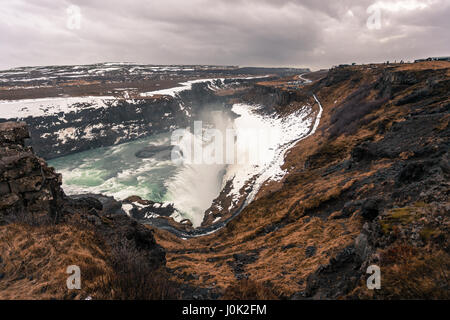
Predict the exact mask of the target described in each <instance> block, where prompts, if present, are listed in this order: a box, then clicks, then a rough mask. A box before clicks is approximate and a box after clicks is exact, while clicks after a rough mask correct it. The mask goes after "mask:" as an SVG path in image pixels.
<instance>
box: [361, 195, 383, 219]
mask: <svg viewBox="0 0 450 320" xmlns="http://www.w3.org/2000/svg"><path fill="white" fill-rule="evenodd" d="M381 203H382V200H381V199H379V198H370V199H366V200H365V201H364V203H363V204H362V207H361V215H362V216H363V218H365V219H367V220H373V219H375V218H376V217H377V216H378V215H379V214H380V211H381V209H380V206H381Z"/></svg>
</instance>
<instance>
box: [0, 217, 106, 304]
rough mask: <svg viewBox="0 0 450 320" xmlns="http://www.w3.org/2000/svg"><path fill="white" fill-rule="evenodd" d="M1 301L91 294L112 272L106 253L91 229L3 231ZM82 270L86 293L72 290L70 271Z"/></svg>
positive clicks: (10, 228)
mask: <svg viewBox="0 0 450 320" xmlns="http://www.w3.org/2000/svg"><path fill="white" fill-rule="evenodd" d="M0 256H1V257H2V260H3V261H2V264H1V265H2V268H1V269H2V272H3V273H4V278H3V279H2V280H0V299H50V298H56V299H73V298H82V297H86V296H87V295H89V294H91V293H92V291H93V290H94V288H96V286H98V284H99V283H100V281H101V276H102V275H103V274H104V273H105V272H108V270H110V267H109V266H108V265H107V264H106V262H105V258H106V252H105V250H104V249H103V248H102V245H101V243H100V242H99V241H98V239H97V238H96V237H95V235H94V232H93V231H92V230H89V229H86V228H84V229H80V228H77V227H75V226H72V225H56V226H55V225H47V226H39V227H36V226H28V225H24V224H10V225H7V226H2V227H1V228H0ZM70 265H77V266H79V267H80V269H81V277H82V289H81V290H68V289H67V286H66V279H67V277H68V276H69V275H68V274H66V269H67V267H68V266H70Z"/></svg>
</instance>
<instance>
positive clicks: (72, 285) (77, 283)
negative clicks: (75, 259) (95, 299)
mask: <svg viewBox="0 0 450 320" xmlns="http://www.w3.org/2000/svg"><path fill="white" fill-rule="evenodd" d="M66 273H67V274H70V276H69V277H68V278H67V280H66V284H67V289H69V290H74V289H76V290H80V289H81V269H80V267H79V266H76V265H71V266H68V267H67V269H66Z"/></svg>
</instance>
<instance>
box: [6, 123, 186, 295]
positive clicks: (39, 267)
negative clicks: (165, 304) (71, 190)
mask: <svg viewBox="0 0 450 320" xmlns="http://www.w3.org/2000/svg"><path fill="white" fill-rule="evenodd" d="M27 138H29V133H28V128H27V125H26V124H25V123H23V122H18V123H17V122H6V123H1V124H0V298H2V299H5V298H6V299H8V298H12V299H24V298H27V299H36V298H86V297H88V296H91V297H97V298H124V297H128V298H129V297H132V296H134V297H135V298H161V297H162V296H171V297H178V292H177V291H176V289H175V287H173V288H172V287H171V285H170V281H168V280H167V279H166V278H167V277H166V275H165V272H166V271H165V262H166V260H165V251H164V249H162V248H161V247H160V246H159V245H158V244H157V243H156V241H155V239H154V236H153V233H152V230H150V229H148V228H146V227H144V226H142V225H140V224H138V223H136V222H135V221H134V220H132V219H131V218H129V217H128V216H127V215H125V214H124V213H123V212H122V211H121V210H120V204H119V203H115V201H114V200H113V199H108V198H106V199H102V200H103V201H99V200H98V198H94V197H89V196H81V197H74V198H69V197H67V196H65V194H64V192H63V191H62V189H61V176H60V175H59V174H57V173H55V171H54V169H53V168H50V167H48V166H47V165H46V163H45V161H44V160H43V159H41V158H39V157H37V156H36V155H35V154H34V153H33V150H32V149H31V148H30V147H25V139H27ZM102 202H103V203H102ZM115 204H116V205H115ZM118 208H119V210H117V209H118ZM69 265H77V266H79V267H80V268H81V272H82V274H81V275H82V284H83V286H82V289H81V290H78V291H77V290H68V289H67V287H66V284H65V283H66V282H65V281H66V278H67V276H68V275H66V274H65V270H66V268H67V267H68V266H69ZM139 274H141V275H139ZM150 274H151V275H152V277H150V276H149V275H150ZM152 279H153V280H152ZM142 281H144V283H147V284H148V287H151V286H153V287H156V288H154V289H142V288H140V287H139V283H140V284H141V285H142ZM130 283H134V285H133V286H134V288H133V286H129V285H130ZM127 285H128V286H127Z"/></svg>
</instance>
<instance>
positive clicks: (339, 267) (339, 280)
mask: <svg viewBox="0 0 450 320" xmlns="http://www.w3.org/2000/svg"><path fill="white" fill-rule="evenodd" d="M356 260H357V258H356V254H355V247H354V246H353V245H352V246H348V247H347V248H345V249H344V250H342V251H341V252H340V253H339V254H338V255H337V256H336V257H334V258H331V259H330V261H329V263H328V264H326V265H321V266H320V267H319V268H318V269H317V270H316V272H314V273H312V274H311V275H310V276H309V277H308V279H307V284H306V290H305V292H304V296H306V297H310V298H312V299H336V298H337V297H339V296H343V295H345V294H347V293H348V292H349V291H350V290H351V289H352V288H353V287H354V286H355V285H356V282H357V281H358V280H359V277H358V276H357V275H356V273H355V267H357V266H358V264H357V262H356Z"/></svg>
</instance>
